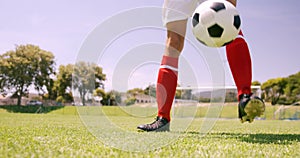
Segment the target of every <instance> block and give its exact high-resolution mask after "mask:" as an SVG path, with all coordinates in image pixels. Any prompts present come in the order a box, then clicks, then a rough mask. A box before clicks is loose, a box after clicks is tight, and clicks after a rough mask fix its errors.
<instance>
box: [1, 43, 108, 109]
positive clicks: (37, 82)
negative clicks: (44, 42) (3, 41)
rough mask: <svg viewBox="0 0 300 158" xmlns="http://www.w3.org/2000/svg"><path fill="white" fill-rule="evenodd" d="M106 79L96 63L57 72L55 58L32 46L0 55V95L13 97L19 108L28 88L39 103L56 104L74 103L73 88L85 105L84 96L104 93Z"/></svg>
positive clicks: (47, 52)
mask: <svg viewBox="0 0 300 158" xmlns="http://www.w3.org/2000/svg"><path fill="white" fill-rule="evenodd" d="M105 79H106V75H105V74H104V73H103V71H102V68H101V67H99V66H97V65H96V64H95V63H87V62H77V63H76V64H68V65H61V66H59V68H58V72H56V70H55V58H54V55H53V54H52V53H51V52H49V51H46V50H43V49H41V48H40V47H39V46H35V45H31V44H27V45H16V47H15V50H10V51H7V52H5V53H4V54H2V55H0V94H2V95H4V96H5V95H8V94H12V95H11V97H13V98H17V104H18V105H21V99H22V97H24V96H25V97H26V96H28V94H29V90H30V88H31V87H33V88H34V90H36V91H37V92H38V94H39V95H40V96H41V97H42V99H45V100H56V101H57V102H73V101H74V98H73V95H72V88H73V89H75V90H77V91H78V92H79V94H80V95H79V96H80V99H81V102H82V103H83V104H85V102H86V100H87V99H88V98H87V96H86V95H87V93H92V92H93V91H94V90H95V88H96V89H97V88H102V89H103V88H104V84H103V81H105Z"/></svg>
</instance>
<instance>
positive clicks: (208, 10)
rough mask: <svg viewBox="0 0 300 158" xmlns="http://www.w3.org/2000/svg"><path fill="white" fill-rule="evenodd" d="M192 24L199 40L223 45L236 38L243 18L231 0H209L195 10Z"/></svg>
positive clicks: (208, 43)
mask: <svg viewBox="0 0 300 158" xmlns="http://www.w3.org/2000/svg"><path fill="white" fill-rule="evenodd" d="M192 25H193V27H192V32H193V34H194V36H195V37H196V39H197V40H198V41H199V42H201V43H203V44H204V45H206V46H209V47H222V46H225V45H226V44H228V43H230V42H231V41H233V40H234V39H235V38H236V36H237V35H238V33H239V32H240V26H241V19H240V16H239V13H238V11H237V9H236V8H235V7H234V5H232V4H231V3H230V2H227V1H225V0H208V1H205V2H203V3H201V4H200V5H199V6H198V7H197V8H196V10H195V11H194V13H193V16H192Z"/></svg>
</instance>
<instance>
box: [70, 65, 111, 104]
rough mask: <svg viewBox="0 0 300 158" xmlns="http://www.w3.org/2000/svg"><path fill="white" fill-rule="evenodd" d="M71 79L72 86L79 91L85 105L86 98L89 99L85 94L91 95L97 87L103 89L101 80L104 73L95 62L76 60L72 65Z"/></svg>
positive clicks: (103, 78) (103, 77) (104, 76)
mask: <svg viewBox="0 0 300 158" xmlns="http://www.w3.org/2000/svg"><path fill="white" fill-rule="evenodd" d="M72 79H73V80H72V86H73V88H74V89H75V90H77V91H78V92H79V95H80V99H81V102H82V104H83V105H85V103H86V100H87V99H90V98H88V97H89V96H88V95H87V94H90V96H93V91H94V90H95V89H97V88H99V87H100V88H102V89H104V84H103V81H104V80H105V79H106V75H105V74H103V72H102V68H101V67H99V66H97V65H96V64H95V63H88V62H78V63H76V65H75V66H74V69H73V75H72Z"/></svg>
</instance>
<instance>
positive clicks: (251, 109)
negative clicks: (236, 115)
mask: <svg viewBox="0 0 300 158" xmlns="http://www.w3.org/2000/svg"><path fill="white" fill-rule="evenodd" d="M244 111H245V112H246V114H247V115H245V116H243V117H242V119H241V122H242V123H244V122H246V121H249V122H250V123H251V122H253V120H254V118H255V117H257V116H261V115H263V113H264V112H265V104H264V102H262V101H261V100H259V99H255V98H254V99H251V100H249V102H248V103H247V105H246V106H245V108H244Z"/></svg>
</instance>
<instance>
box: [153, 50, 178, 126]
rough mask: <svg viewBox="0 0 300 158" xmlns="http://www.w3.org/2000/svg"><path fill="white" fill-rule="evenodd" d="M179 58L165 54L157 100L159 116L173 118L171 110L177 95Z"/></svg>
mask: <svg viewBox="0 0 300 158" xmlns="http://www.w3.org/2000/svg"><path fill="white" fill-rule="evenodd" d="M177 68H178V58H173V57H169V56H163V59H162V62H161V66H160V69H159V72H158V79H157V86H156V100H157V104H158V116H160V117H164V118H166V119H168V120H169V121H170V120H171V118H170V111H171V108H172V104H173V100H174V97H175V92H176V87H177V74H178V70H177Z"/></svg>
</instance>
